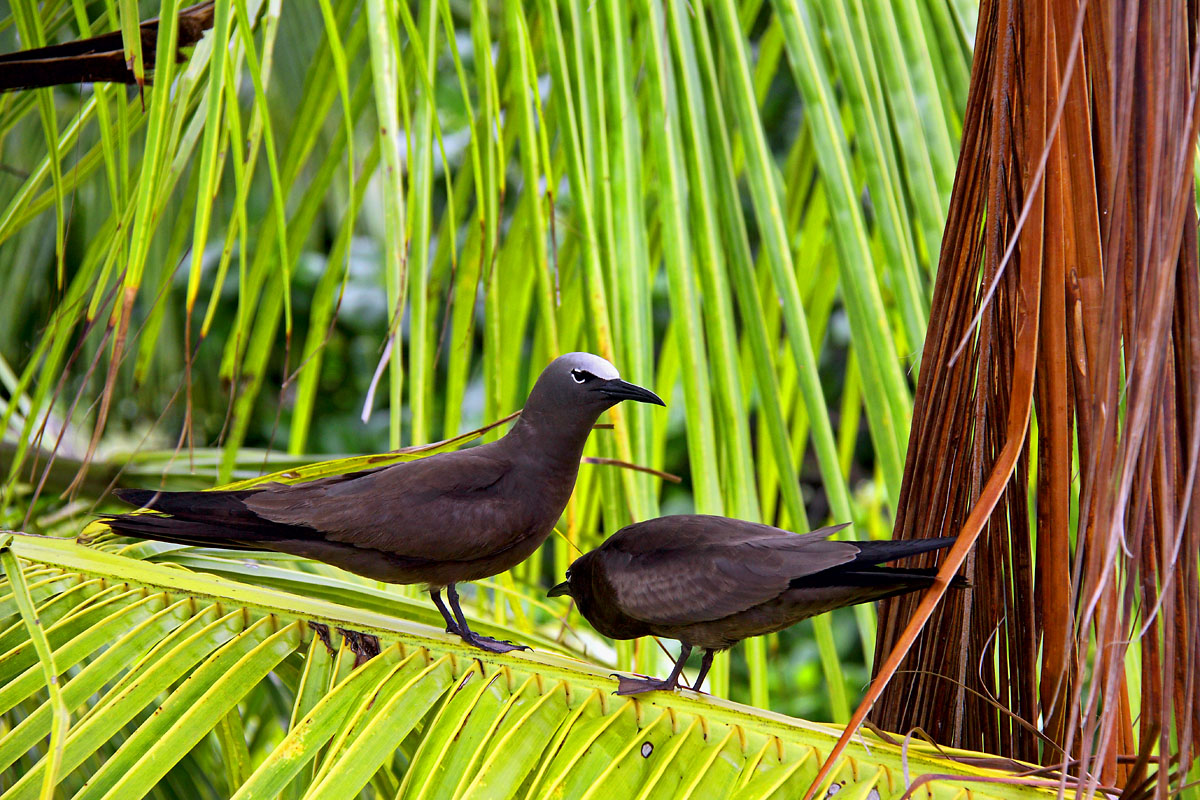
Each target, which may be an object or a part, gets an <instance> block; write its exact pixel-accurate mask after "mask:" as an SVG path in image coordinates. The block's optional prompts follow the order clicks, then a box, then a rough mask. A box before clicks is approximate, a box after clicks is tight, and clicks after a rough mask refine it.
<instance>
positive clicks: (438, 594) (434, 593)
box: [429, 589, 462, 636]
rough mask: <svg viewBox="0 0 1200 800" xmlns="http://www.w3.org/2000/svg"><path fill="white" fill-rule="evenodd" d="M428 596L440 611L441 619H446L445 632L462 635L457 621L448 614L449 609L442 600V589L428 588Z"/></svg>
mask: <svg viewBox="0 0 1200 800" xmlns="http://www.w3.org/2000/svg"><path fill="white" fill-rule="evenodd" d="M429 596H430V597H432V598H433V604H434V605H435V606H437V610H438V611H440V612H442V619H444V620H446V633H453V634H457V635H459V636H462V631H460V630H459V629H458V623H457V622H455V621H454V617H452V616H450V609H448V608H446V604H445V603H444V602H442V590H441V589H430V590H429Z"/></svg>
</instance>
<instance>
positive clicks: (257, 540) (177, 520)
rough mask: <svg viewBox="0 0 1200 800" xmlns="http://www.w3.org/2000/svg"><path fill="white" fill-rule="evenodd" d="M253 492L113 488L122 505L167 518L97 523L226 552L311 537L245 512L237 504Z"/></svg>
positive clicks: (121, 517) (117, 517) (112, 518)
mask: <svg viewBox="0 0 1200 800" xmlns="http://www.w3.org/2000/svg"><path fill="white" fill-rule="evenodd" d="M254 492H255V490H253V489H249V490H241V491H231V492H160V491H155V490H153V489H117V490H115V492H114V494H116V496H117V497H119V498H120V499H121V500H123V501H125V502H126V503H129V504H130V505H135V506H139V507H141V508H148V509H150V510H152V511H159V512H162V514H169V515H170V516H162V515H161V514H111V515H108V516H103V517H101V518H100V521H101V522H103V523H104V524H105V525H108V527H109V528H111V529H112V530H113V532H114V533H119V534H121V535H122V536H134V537H137V538H139V539H154V540H155V541H159V542H169V543H172V544H186V545H196V546H199V547H222V548H226V549H230V550H270V549H272V548H271V546H270V543H271V542H277V541H280V540H282V539H305V538H309V537H310V536H311V534H312V531H311V530H308V529H304V528H299V527H298V526H294V525H284V524H281V523H278V522H273V521H271V520H267V519H263V518H262V517H260V516H258V515H257V514H255V513H254V512H253V511H251V510H250V509H249V508H247V507H246V504H245V503H244V502H242V501H243V500H244V499H245V498H246V497H249V496H250V495H252V494H254Z"/></svg>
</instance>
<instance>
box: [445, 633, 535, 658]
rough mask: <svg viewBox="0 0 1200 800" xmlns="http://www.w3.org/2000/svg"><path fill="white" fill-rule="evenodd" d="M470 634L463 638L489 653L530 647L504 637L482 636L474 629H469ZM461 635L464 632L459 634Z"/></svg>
mask: <svg viewBox="0 0 1200 800" xmlns="http://www.w3.org/2000/svg"><path fill="white" fill-rule="evenodd" d="M467 633H468V635H466V636H463V637H462V640H463V641H464V642H466V643H467V644H469V645H471V646H472V647H478V648H479V649H480V650H486V651H487V652H489V653H508V652H511V651H513V650H528V649H529V648H528V647H526V646H525V645H523V644H514V643H513V642H506V641H504V640H502V639H493V638H492V637H490V636H480V635H479V634H478V633H475V632H474V631H468V632H467ZM459 635H460V636H461V635H462V634H459Z"/></svg>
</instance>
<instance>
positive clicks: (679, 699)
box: [0, 534, 1051, 800]
mask: <svg viewBox="0 0 1200 800" xmlns="http://www.w3.org/2000/svg"><path fill="white" fill-rule="evenodd" d="M5 548H6V554H5V564H6V565H12V567H14V568H15V566H16V564H18V563H20V564H21V565H22V567H21V569H20V571H19V572H18V574H17V576H16V577H17V578H18V579H17V580H16V581H14V580H12V577H14V576H13V575H12V574H11V573H9V576H8V580H6V581H5V582H4V583H3V584H0V627H2V628H3V633H0V710H2V711H3V717H2V718H3V719H4V720H5V723H6V727H5V730H4V734H3V736H0V768H2V769H0V778H2V779H3V785H4V787H5V791H4V792H3V793H2V794H0V798H4V800H16V798H32V797H37V796H38V795H39V791H40V789H41V786H42V782H43V781H44V780H45V776H46V775H47V772H48V771H49V770H50V769H51V759H50V758H49V756H48V755H47V747H48V746H49V747H50V748H57V747H61V752H62V755H61V761H60V762H59V763H58V764H57V765H56V766H55V767H54V770H53V775H54V781H53V785H54V786H55V787H56V788H55V795H54V796H63V797H77V798H102V797H111V798H116V797H121V798H134V797H142V796H145V795H146V794H148V793H151V792H153V791H156V790H155V786H156V785H159V789H162V786H161V785H160V782H162V781H164V779H167V780H170V778H171V777H172V776H173V777H174V778H175V779H177V780H183V779H184V776H185V770H186V767H187V765H188V764H189V763H191V764H194V765H195V766H196V767H197V768H199V769H209V770H213V772H211V773H210V775H211V777H212V780H213V783H214V784H215V788H216V790H217V792H218V793H224V794H226V796H232V797H236V798H239V799H240V798H252V797H278V796H293V797H305V798H308V797H312V798H324V797H338V798H344V797H351V796H354V795H355V794H356V793H358V792H359V791H361V790H364V789H365V788H366V787H370V789H369V791H370V792H371V794H372V795H373V796H379V795H380V794H395V795H396V796H403V797H414V798H417V797H420V798H433V797H479V798H482V797H551V796H553V797H605V798H615V797H629V798H634V797H645V798H649V797H712V796H736V797H745V798H753V797H791V796H796V795H798V794H799V793H802V792H803V790H804V789H805V788H807V785H808V781H809V780H811V778H812V776H813V775H814V774H815V771H816V767H817V765H818V764H819V762H820V757H821V753H823V752H826V751H827V750H828V747H829V746H830V744H831V743H832V742H833V741H834V739H835V738H836V735H837V733H838V731H837V730H836V729H833V728H829V727H826V726H821V725H813V724H810V723H804V722H800V721H798V720H794V719H790V718H788V717H783V716H780V715H778V714H772V713H770V712H768V711H762V710H759V709H753V708H749V707H746V706H741V705H738V704H735V703H731V702H729V701H725V700H719V699H715V698H711V697H708V696H705V695H698V694H694V693H691V692H682V693H675V694H662V693H660V694H654V695H649V696H646V697H644V698H639V699H631V698H620V697H616V696H615V695H613V694H612V691H613V688H614V685H615V682H614V681H613V680H612V679H611V677H609V674H608V673H609V672H610V670H608V669H606V668H602V667H598V666H595V665H593V664H589V663H586V662H583V661H579V660H577V659H575V658H572V657H570V656H569V655H567V654H566V653H567V652H568V651H566V650H563V649H562V648H561V646H557V647H556V646H555V645H554V644H553V642H551V641H548V640H546V639H544V638H540V637H536V636H535V637H527V638H529V640H530V641H531V643H533V644H535V645H536V647H537V649H536V650H534V651H531V652H528V653H520V654H506V655H502V656H496V655H493V654H489V653H482V652H480V651H477V650H473V649H471V648H468V647H466V646H465V645H463V643H462V642H461V641H460V640H458V638H457V637H454V636H451V635H448V634H444V633H442V632H441V631H440V630H438V629H437V628H434V627H430V626H427V625H423V624H421V623H418V622H410V621H409V620H408V619H404V618H400V617H397V616H395V615H394V614H387V613H380V611H378V610H376V608H377V607H378V604H377V603H375V602H373V601H372V599H371V596H370V594H369V593H365V592H363V591H362V590H355V588H354V587H353V585H351V584H346V586H345V587H343V589H342V591H341V594H340V597H339V598H338V600H339V601H338V602H333V601H331V600H327V599H323V598H321V597H316V596H313V594H312V593H304V594H301V593H298V592H297V593H293V592H287V591H283V590H279V589H274V588H269V587H265V586H252V585H248V584H246V583H243V582H241V581H235V580H230V579H229V578H227V577H221V576H218V575H212V574H207V573H203V572H194V571H192V570H190V569H183V568H180V567H179V566H178V565H175V564H171V563H151V562H148V561H145V560H140V559H136V558H132V557H130V556H128V555H119V554H116V553H110V552H104V551H103V550H96V549H93V548H88V547H84V546H82V545H80V544H77V543H74V542H70V541H66V540H63V539H54V538H45V537H36V536H27V535H21V534H18V535H15V536H11V537H10V540H9V542H8V544H6V545H5ZM215 560H216V559H214V561H215ZM295 574H296V575H297V576H299V575H301V573H295ZM302 583H303V581H302V580H300V579H299V578H297V580H296V586H297V588H299V585H300V584H302ZM393 600H394V605H393V610H399V611H401V612H402V613H407V611H408V610H409V604H408V603H406V602H405V601H404V600H403V599H402V598H393ZM30 614H35V615H36V617H37V619H38V620H40V625H41V627H40V630H39V635H38V636H37V637H33V638H31V637H30V636H29V635H28V634H27V632H26V631H25V630H24V629H25V627H26V620H27V619H28V617H29V615H30ZM309 621H317V622H322V623H325V624H328V625H330V626H332V627H335V628H336V627H348V628H353V629H355V630H359V631H363V632H367V633H372V634H375V635H377V636H379V637H380V639H381V640H382V642H383V652H382V653H381V654H380V655H379V656H376V657H375V658H372V659H370V660H369V661H366V662H365V663H364V664H362V665H360V666H358V667H355V665H354V660H355V657H354V655H353V654H352V653H351V652H350V651H349V650H348V649H347V648H346V647H344V646H343V647H341V648H340V649H338V650H337V651H336V652H330V650H328V649H327V648H326V646H325V645H324V644H323V643H322V641H321V639H320V638H319V637H318V636H317V635H316V634H315V633H314V630H313V628H312V627H310V626H309V624H308V622H309ZM480 624H481V627H484V628H485V629H486V625H485V624H484V623H482V622H481V623H480ZM39 639H41V640H44V644H45V647H44V648H39V647H38V646H37V642H38V641H39ZM333 641H334V643H335V644H337V643H338V642H339V641H340V640H339V637H334V639H333ZM39 649H40V650H41V652H40V653H39ZM552 649H557V650H559V653H554V652H551V650H552ZM48 663H52V664H53V667H52V668H50V669H51V673H50V674H53V675H55V676H57V678H58V683H57V684H56V685H55V693H56V694H57V695H58V696H59V698H60V702H61V706H62V707H63V708H64V709H65V711H66V712H67V713H69V715H70V716H69V720H70V724H69V727H67V726H63V727H61V728H59V729H58V730H56V731H54V734H53V735H51V733H52V732H51V721H52V705H53V703H54V702H55V701H54V700H52V699H51V698H50V697H49V696H48V695H47V692H46V686H47V684H46V678H45V676H46V672H45V669H46V665H47V664H48ZM272 703H273V704H274V706H273V707H272ZM264 704H265V706H266V707H267V713H265V714H259V715H257V716H254V721H255V724H256V725H259V726H262V727H263V728H267V729H269V731H268V732H267V733H265V734H263V733H260V734H259V735H257V736H251V735H250V733H249V726H248V725H246V724H245V723H246V722H247V721H248V720H249V719H250V718H251V714H249V713H248V709H251V708H260V707H262V706H263V705H264ZM272 712H273V713H272ZM210 734H212V735H210ZM235 739H236V741H235ZM48 742H49V745H48ZM239 751H240V752H241V754H242V756H241V759H240V760H239V759H238V758H237V754H238V752H239ZM966 755H967V754H964V753H956V752H954V751H945V750H941V751H939V750H938V749H935V748H933V747H930V746H928V745H926V744H924V743H921V742H918V741H913V742H910V743H908V744H907V746H905V747H901V746H899V744H898V743H894V742H886V741H883V740H881V739H880V738H878V737H876V736H874V735H871V734H864V736H863V739H862V741H861V742H860V743H858V744H856V745H854V746H853V747H852V748H851V754H850V756H849V758H847V760H846V762H845V764H844V766H843V768H842V770H841V771H840V772H839V773H838V777H837V782H838V783H839V784H840V785H841V788H842V790H843V791H848V792H850V794H848V795H847V796H849V797H862V798H866V797H872V796H877V797H880V798H889V797H898V796H900V795H901V794H903V791H904V781H905V777H904V776H905V774H908V775H911V776H916V775H920V774H923V773H926V772H939V773H952V774H955V775H957V776H959V777H958V778H949V777H947V778H945V779H939V780H937V781H935V782H933V783H930V784H928V786H927V788H928V789H929V790H930V791H931V794H930V795H928V796H932V797H946V798H951V797H955V796H956V795H957V794H958V793H959V792H961V791H962V789H963V787H966V786H971V790H972V792H973V796H974V797H985V798H986V797H996V798H1016V797H1035V796H1040V795H1042V794H1045V795H1046V796H1051V793H1050V792H1049V791H1048V790H1039V789H1036V788H1032V787H1026V786H1018V785H1004V784H980V785H972V784H971V783H970V781H972V780H975V779H979V778H986V779H995V778H1002V777H1005V775H1004V774H1003V773H999V772H996V771H994V770H990V769H986V768H982V767H978V766H969V765H968V764H964V763H961V762H959V763H956V762H955V761H952V760H950V759H948V758H946V756H966ZM872 792H875V793H876V794H872Z"/></svg>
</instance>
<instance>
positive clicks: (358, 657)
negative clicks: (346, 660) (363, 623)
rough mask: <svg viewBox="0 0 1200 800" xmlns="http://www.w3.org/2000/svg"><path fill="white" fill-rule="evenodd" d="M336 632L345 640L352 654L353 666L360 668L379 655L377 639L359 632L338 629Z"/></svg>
mask: <svg viewBox="0 0 1200 800" xmlns="http://www.w3.org/2000/svg"><path fill="white" fill-rule="evenodd" d="M337 632H338V633H340V634H341V635H342V637H343V638H344V639H345V640H346V646H347V647H349V648H350V652H352V653H354V666H355V667H360V666H362V665H363V664H365V663H367V662H368V661H370V660H371V659H372V658H374V657H375V656H377V655H379V653H380V648H379V637H377V636H373V635H371V634H369V633H362V632H361V631H352V630H347V629H346V628H338V629H337Z"/></svg>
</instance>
